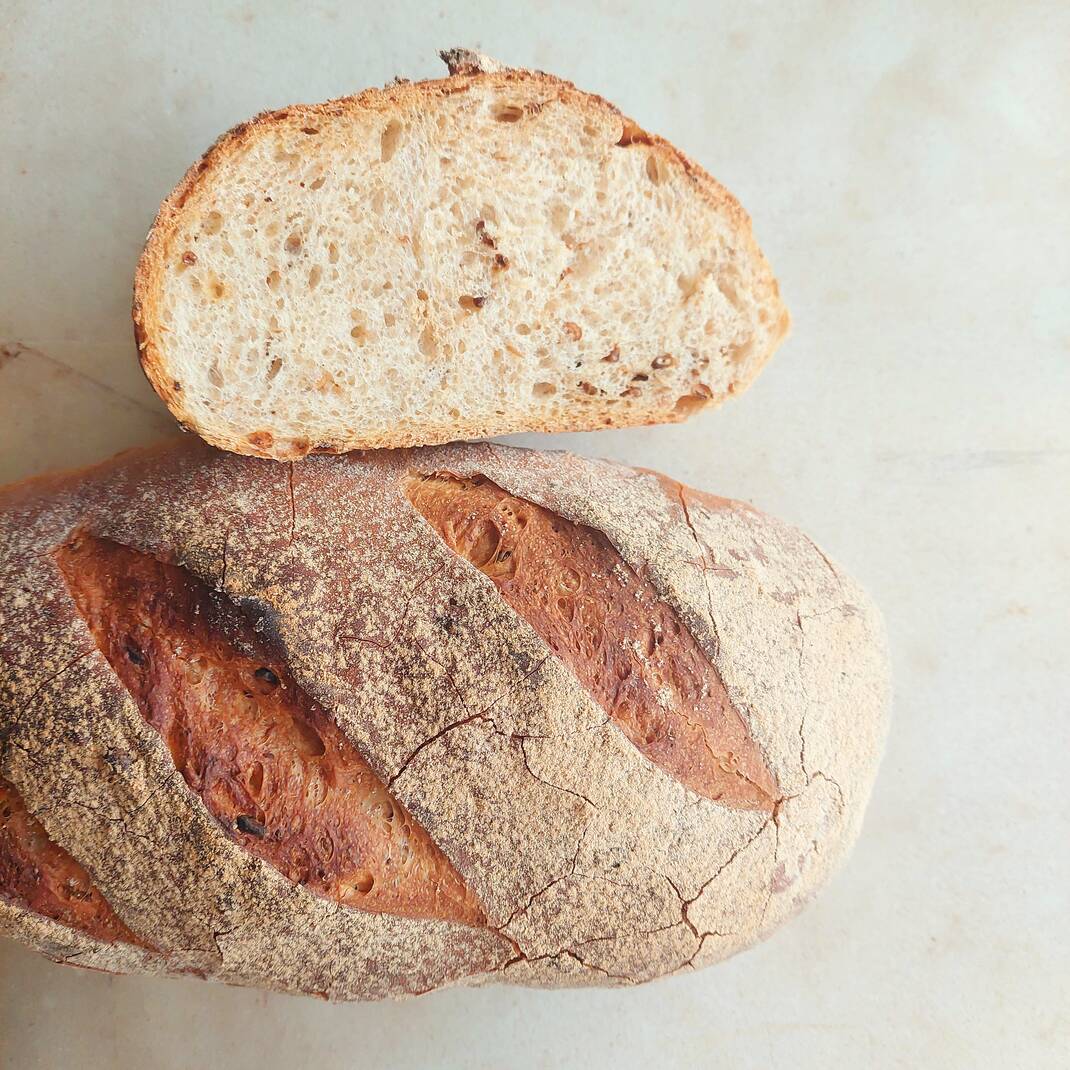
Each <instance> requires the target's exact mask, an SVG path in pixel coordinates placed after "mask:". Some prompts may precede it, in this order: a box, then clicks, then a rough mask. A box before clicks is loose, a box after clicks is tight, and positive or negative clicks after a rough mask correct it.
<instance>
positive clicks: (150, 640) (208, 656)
mask: <svg viewBox="0 0 1070 1070" xmlns="http://www.w3.org/2000/svg"><path fill="white" fill-rule="evenodd" d="M56 559H57V562H58V564H59V567H60V569H61V571H62V572H63V576H64V578H65V580H66V583H67V586H68V588H69V590H70V592H71V595H72V597H73V599H74V601H75V604H76V605H77V607H78V610H79V612H80V613H81V615H82V617H83V618H84V619H85V621H86V623H87V624H88V626H89V628H90V631H91V632H92V634H93V638H94V640H95V641H96V644H97V646H98V647H99V648H100V650H101V652H102V653H103V654H104V656H105V657H106V658H107V659H108V662H109V663H110V664H111V666H112V668H113V669H114V670H115V672H116V675H117V676H118V677H119V679H120V680H121V681H122V683H123V685H124V686H125V687H126V689H127V690H128V691H129V692H130V694H131V695H132V696H133V698H134V701H135V702H136V703H137V706H138V708H139V710H140V711H141V714H142V716H143V717H144V718H145V720H146V721H147V722H148V723H149V724H150V725H152V727H153V728H155V729H156V730H157V731H158V732H159V733H160V735H161V736H162V737H163V739H164V741H165V743H166V744H167V746H168V749H169V750H170V753H171V757H172V759H173V760H174V763H175V766H176V767H177V769H178V770H179V772H180V773H181V774H182V776H183V778H184V779H185V781H186V783H187V785H188V786H189V787H190V788H191V789H192V790H193V791H194V792H195V793H196V794H197V795H198V796H199V797H200V798H201V800H202V801H203V803H204V805H205V806H206V807H207V809H208V810H209V812H210V813H211V814H212V815H213V816H214V817H215V818H216V819H217V820H218V821H219V823H220V825H221V826H222V827H223V829H224V831H225V832H226V833H227V835H228V836H229V837H230V838H231V839H232V840H234V841H236V842H237V843H239V844H240V845H241V846H243V847H244V848H245V849H246V850H248V851H250V852H251V853H252V854H254V855H257V856H258V857H259V858H262V859H263V860H264V861H266V862H268V863H270V864H271V865H272V866H274V867H275V868H276V869H278V870H279V871H280V872H281V873H282V874H283V875H284V876H286V877H287V878H288V879H290V880H291V881H294V882H295V883H298V884H301V885H303V886H304V887H306V888H308V889H309V890H310V891H313V892H315V893H317V894H319V895H322V896H324V897H326V898H329V899H333V900H335V901H337V902H339V903H342V904H344V905H345V906H351V907H357V908H359V909H361V910H366V911H372V912H376V913H385V914H396V915H400V916H403V917H411V918H430V919H438V920H443V921H454V922H461V923H463V924H468V925H482V924H484V922H485V917H484V913H483V909H482V907H481V905H480V903H479V902H478V901H477V899H476V898H475V896H474V895H473V894H472V893H471V892H470V891H469V889H468V888H467V887H466V885H465V883H464V881H463V879H462V878H461V876H460V874H459V873H458V872H457V871H456V869H454V867H453V865H452V864H451V863H450V861H449V859H448V858H447V857H446V856H445V854H444V853H443V852H442V851H441V850H440V849H439V847H438V846H437V845H436V844H435V843H434V841H433V840H432V839H431V838H430V836H429V835H428V833H427V832H426V830H425V829H423V828H422V827H421V826H420V825H419V824H418V823H417V822H416V820H415V819H414V818H413V817H412V815H411V814H409V813H408V811H407V810H406V809H405V808H404V807H403V806H402V805H401V803H400V802H398V801H397V800H396V799H394V798H393V797H392V796H391V794H390V793H389V792H388V791H387V789H386V787H385V786H384V785H383V783H382V781H380V780H379V778H378V777H377V776H376V774H375V773H374V772H373V771H372V769H371V768H370V767H369V766H368V764H367V763H366V762H365V761H364V759H363V757H362V756H361V755H360V753H359V752H358V751H357V750H356V748H355V747H354V746H353V745H352V743H350V742H349V740H348V738H347V737H346V736H345V735H344V734H343V733H342V731H341V730H340V729H339V728H338V727H337V725H336V724H335V723H334V721H333V719H332V718H331V717H330V716H329V715H328V713H327V712H326V711H325V710H324V709H323V708H322V707H321V706H320V705H319V704H318V703H316V702H315V701H314V700H313V699H311V698H310V697H309V696H308V695H306V694H305V692H304V691H302V690H301V688H300V687H298V685H297V683H296V682H295V681H294V679H293V677H292V675H291V674H290V671H289V668H288V667H287V665H286V664H285V662H284V661H283V660H282V659H281V658H280V657H279V656H278V654H277V653H276V652H274V651H272V650H271V649H269V647H268V646H267V644H266V643H265V642H264V640H263V639H262V638H261V637H259V636H258V635H257V634H256V632H255V630H254V629H253V627H252V626H251V625H250V623H249V622H248V621H247V620H246V619H245V617H244V616H243V615H242V614H241V613H240V612H239V611H238V610H237V609H236V607H235V606H234V605H233V604H232V603H230V602H229V600H228V599H226V597H225V596H224V595H221V594H218V593H216V592H214V591H212V590H210V589H209V588H208V587H207V585H205V584H204V583H202V582H201V581H200V580H198V579H197V578H196V577H195V576H194V575H193V574H192V573H190V572H189V571H187V570H186V569H184V568H182V567H180V566H178V565H174V564H168V563H165V562H161V561H158V560H157V559H156V558H154V557H152V556H150V555H148V554H144V553H141V552H139V551H137V550H133V549H130V548H129V547H126V546H123V545H121V544H119V543H116V542H112V541H111V540H108V539H99V538H95V537H92V536H89V535H85V534H80V535H76V536H75V537H74V538H73V539H72V540H71V541H70V542H68V543H67V544H65V545H64V546H62V547H60V548H59V549H58V550H57V551H56Z"/></svg>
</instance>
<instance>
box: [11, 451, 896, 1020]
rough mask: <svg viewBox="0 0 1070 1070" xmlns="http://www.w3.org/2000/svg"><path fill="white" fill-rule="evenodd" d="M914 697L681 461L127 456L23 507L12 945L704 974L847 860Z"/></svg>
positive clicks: (792, 555)
mask: <svg viewBox="0 0 1070 1070" xmlns="http://www.w3.org/2000/svg"><path fill="white" fill-rule="evenodd" d="M885 705H886V668H885V661H884V654H883V641H882V637H881V627H880V622H879V618H878V616H877V614H876V611H875V610H874V609H873V607H872V606H871V604H870V603H869V601H868V600H867V599H866V597H865V595H864V594H863V592H862V591H861V590H859V588H858V587H857V586H856V585H855V584H854V583H852V582H851V581H850V580H849V579H847V578H846V577H845V576H844V575H843V573H842V572H841V571H840V570H839V568H837V567H836V566H835V565H834V564H832V563H831V562H830V561H829V559H828V558H827V557H826V556H825V555H824V554H823V553H821V551H820V550H818V549H817V548H816V547H815V546H814V545H813V544H812V543H811V542H810V541H809V540H808V539H807V538H806V537H805V536H804V535H802V534H801V533H799V532H797V531H795V530H793V529H792V528H790V527H787V526H785V525H783V524H781V523H779V522H777V521H775V520H772V519H770V518H769V517H766V516H763V515H762V514H761V513H758V512H757V511H755V510H754V509H752V508H750V507H748V506H745V505H742V504H740V503H737V502H731V501H727V500H724V499H720V498H715V497H712V496H711V495H706V494H702V493H699V492H697V491H692V490H690V489H689V488H686V487H683V486H681V485H680V484H677V483H674V482H673V481H671V480H669V479H666V478H664V477H660V476H657V475H656V474H654V473H648V472H641V471H637V470H635V469H630V468H625V467H622V466H619V465H614V464H609V463H605V462H596V461H588V460H582V459H580V458H577V457H573V456H570V455H568V454H546V453H538V452H532V451H525V450H514V449H508V448H505V447H498V446H465V445H456V446H446V447H435V448H427V449H419V450H407V451H402V450H399V451H390V452H386V451H384V452H378V453H365V454H359V453H358V454H351V455H349V456H346V457H341V458H326V457H323V458H309V459H306V460H303V461H300V462H294V463H291V464H288V465H286V464H277V463H274V462H271V461H267V460H256V459H249V458H241V457H235V456H232V455H228V454H224V453H219V452H217V451H215V450H213V449H211V448H210V447H208V446H206V445H205V444H203V443H202V442H200V441H199V440H197V439H189V440H186V441H185V442H182V443H180V444H179V445H177V446H174V445H170V446H164V447H158V448H154V449H149V450H141V451H134V452H129V453H126V454H123V455H120V456H119V457H118V458H116V459H114V460H113V461H111V462H108V463H107V464H104V465H101V466H99V467H98V468H96V469H89V470H84V471H82V472H79V473H73V474H70V475H67V476H54V477H49V478H46V479H39V480H34V481H30V482H28V483H24V484H21V485H17V486H15V487H12V488H8V489H7V490H6V491H3V492H0V932H3V933H7V934H9V935H15V936H18V937H20V938H21V939H24V940H26V941H27V942H29V943H30V944H32V945H33V946H35V947H36V948H37V949H38V950H40V951H42V952H43V953H45V954H46V955H49V956H51V957H52V958H54V959H57V960H62V961H74V962H76V963H77V964H79V965H85V966H92V967H96V968H100V969H107V970H118V971H143V972H166V973H186V974H196V975H199V976H205V977H210V978H215V979H219V980H224V981H228V982H232V983H238V984H249V985H261V986H266V987H271V988H276V989H281V990H287V991H294V992H304V993H317V994H320V995H324V996H327V997H329V998H331V999H355V998H376V997H382V996H387V995H391V996H394V995H405V994H414V993H419V992H422V991H427V990H429V989H432V988H436V987H440V986H443V985H447V984H454V983H468V984H479V983H484V982H489V981H494V980H502V981H507V982H514V983H518V984H528V985H541V986H557V985H588V984H632V983H636V982H639V981H644V980H648V979H650V978H653V977H658V976H662V975H665V974H670V973H674V972H680V971H687V970H691V969H693V968H697V967H700V966H703V965H706V964H708V963H711V962H715V961H717V960H718V959H721V958H723V957H725V956H726V955H729V954H731V953H733V952H735V951H738V950H740V949H741V948H743V947H746V946H747V945H749V944H751V943H753V942H754V941H755V940H757V939H759V938H760V937H762V936H763V935H764V934H766V933H767V932H769V931H770V930H771V929H772V928H774V927H775V926H776V925H778V924H780V923H781V922H782V921H784V920H785V919H786V918H788V917H789V916H791V915H792V914H794V913H795V912H796V911H797V910H798V908H799V907H800V906H801V905H802V904H803V903H805V902H806V901H807V900H808V899H809V898H810V897H811V896H812V895H813V894H814V892H815V891H816V889H817V888H818V887H819V886H820V885H821V884H822V882H823V881H824V880H825V879H826V878H827V876H828V875H829V873H830V872H831V871H832V869H833V868H834V867H835V866H836V864H837V863H838V861H839V860H840V859H841V858H842V856H843V855H844V853H845V850H846V849H847V847H848V846H849V845H850V843H851V841H852V840H853V838H854V836H855V834H856V833H857V831H858V828H859V825H860V822H861V819H862V813H863V810H864V807H865V803H866V800H867V797H868V794H869V791H870V787H871V784H872V781H873V777H874V774H875V771H876V766H877V760H878V755H879V751H880V747H881V743H882V738H883V734H884V727H885ZM71 895H74V896H75V898H76V899H77V900H78V902H77V903H72V902H70V901H69V897H70V896H71Z"/></svg>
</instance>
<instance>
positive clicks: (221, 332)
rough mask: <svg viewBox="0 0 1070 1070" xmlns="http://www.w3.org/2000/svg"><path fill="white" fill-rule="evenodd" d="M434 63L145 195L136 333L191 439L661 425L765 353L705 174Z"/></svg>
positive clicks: (606, 118)
mask: <svg viewBox="0 0 1070 1070" xmlns="http://www.w3.org/2000/svg"><path fill="white" fill-rule="evenodd" d="M445 58H446V59H447V61H448V62H449V66H450V76H449V77H448V78H444V79H439V80H436V81H428V82H418V83H408V82H400V83H397V84H393V85H390V86H387V87H386V88H385V89H369V90H367V91H365V92H363V93H361V94H360V95H358V96H355V97H349V98H346V99H344V100H335V101H329V102H327V103H325V104H316V105H293V106H291V107H288V108H284V109H281V110H279V111H273V112H267V113H265V114H263V115H259V116H257V117H256V118H254V119H252V120H250V121H249V122H247V123H242V124H241V125H240V126H238V127H235V128H234V129H233V130H231V131H230V132H229V133H227V134H225V135H223V137H221V138H220V139H219V141H217V142H216V144H215V145H213V146H212V148H211V149H209V151H208V152H207V153H206V154H205V155H204V157H203V158H202V159H201V160H199V161H198V162H197V163H195V164H194V165H193V166H192V167H191V168H190V170H189V171H188V172H187V174H186V176H185V178H183V179H182V181H181V182H180V183H179V185H178V186H177V187H176V188H175V190H174V191H173V192H172V193H171V195H170V196H169V197H168V198H167V199H166V200H165V201H164V203H163V206H162V207H161V209H160V212H159V215H158V216H157V218H156V222H155V224H154V226H153V228H152V231H151V233H150V235H149V238H148V241H147V243H146V246H145V251H144V253H143V255H142V257H141V261H140V263H139V265H138V270H137V278H136V282H135V288H134V310H133V314H134V322H135V326H136V331H137V339H138V346H139V351H140V357H141V363H142V366H143V368H144V370H145V373H146V375H147V376H148V378H149V380H150V382H151V383H152V385H153V387H154V388H155V389H156V391H157V393H158V394H159V395H160V397H162V398H163V399H164V401H165V402H166V403H167V405H168V406H169V407H170V409H171V411H172V412H173V413H174V415H175V416H176V417H177V418H178V420H179V421H181V422H182V423H183V424H184V425H185V426H186V427H187V428H189V429H191V430H195V431H196V432H197V433H198V434H200V435H201V436H202V437H203V438H205V439H206V440H207V441H209V442H211V443H212V444H214V445H216V446H222V447H224V448H225V449H228V450H233V451H235V452H237V453H245V454H252V455H256V456H262V457H275V458H284V459H290V458H298V457H302V456H304V455H305V454H307V453H310V452H320V453H325V452H326V453H339V452H344V451H346V450H350V449H354V448H358V447H382V446H414V445H425V444H428V443H434V442H446V441H451V440H453V439H458V438H474V437H484V436H488V435H494V434H505V433H508V432H513V431H525V430H527V431H567V430H583V429H595V428H600V427H624V426H628V425H634V424H648V423H661V422H665V421H679V420H683V419H684V418H686V417H687V416H689V415H691V414H692V413H694V412H696V411H698V410H699V409H702V408H704V407H706V406H708V405H713V404H717V403H719V402H720V401H722V400H724V399H725V398H726V397H728V396H729V395H731V394H734V393H738V392H739V391H741V390H743V389H744V388H745V387H746V386H747V385H748V384H749V383H750V382H751V381H752V380H753V378H754V377H755V376H756V375H757V374H758V372H759V370H760V369H761V367H762V365H763V364H764V363H765V361H766V360H767V359H768V357H769V356H770V355H771V354H772V352H773V350H774V349H775V348H776V347H777V345H778V344H779V343H780V341H781V340H782V339H783V337H784V336H785V335H786V333H787V330H788V314H787V312H786V310H785V308H784V306H783V304H782V303H781V301H780V296H779V292H778V288H777V283H776V280H775V279H774V278H773V275H772V272H771V271H770V268H769V265H768V264H767V263H766V261H765V258H764V256H763V255H762V253H761V250H760V249H759V248H758V246H757V244H756V242H755V240H754V238H753V236H752V234H751V227H750V220H749V219H748V218H747V215H746V213H745V212H744V211H743V209H742V208H741V207H740V206H739V204H738V202H737V201H736V200H735V198H734V197H733V196H732V195H731V194H730V193H729V192H728V191H727V190H726V189H724V187H722V186H721V185H719V184H718V183H717V182H716V181H714V179H713V178H711V177H710V176H709V175H708V174H707V173H706V172H705V171H703V170H702V168H701V167H699V166H697V165H696V164H695V163H693V162H692V161H691V160H689V159H688V158H687V157H686V156H684V155H683V154H682V153H681V152H679V151H677V150H676V149H675V148H674V147H673V146H672V145H670V144H669V143H668V142H666V141H664V140H663V139H662V138H659V137H657V136H656V135H653V134H648V133H647V132H646V131H644V130H643V129H641V128H640V127H639V126H638V125H637V124H636V123H634V122H633V121H632V120H631V119H628V118H626V117H625V116H623V115H621V113H620V112H619V111H617V109H616V108H614V107H613V106H612V105H610V104H609V103H607V102H606V101H605V100H603V99H602V98H601V97H598V96H594V95H593V94H590V93H584V92H581V91H580V90H578V89H577V88H576V87H575V86H573V85H572V84H571V83H569V82H565V81H562V80H561V79H558V78H554V77H552V76H551V75H548V74H543V73H541V72H537V71H525V70H506V69H504V68H502V67H501V65H500V64H495V63H493V62H492V61H488V60H487V59H486V57H481V56H476V55H474V54H472V53H466V52H460V51H454V52H451V53H447V54H445Z"/></svg>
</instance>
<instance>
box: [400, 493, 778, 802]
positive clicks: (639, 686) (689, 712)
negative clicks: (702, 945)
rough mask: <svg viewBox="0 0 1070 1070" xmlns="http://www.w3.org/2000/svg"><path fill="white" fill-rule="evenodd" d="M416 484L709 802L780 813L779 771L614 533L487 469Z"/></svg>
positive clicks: (513, 597)
mask: <svg viewBox="0 0 1070 1070" xmlns="http://www.w3.org/2000/svg"><path fill="white" fill-rule="evenodd" d="M407 489H408V496H409V500H410V501H411V502H412V503H413V505H414V506H415V507H416V508H417V509H418V510H419V511H420V513H422V514H423V516H424V517H425V518H426V519H427V521H428V523H430V524H431V526H432V527H433V528H434V529H435V531H437V532H438V534H439V535H440V536H441V537H442V539H443V541H444V542H445V543H446V545H447V546H449V548H450V549H451V550H452V551H453V552H454V553H456V554H458V555H460V556H461V557H463V558H464V559H465V560H466V561H469V562H470V563H471V564H473V565H474V566H475V567H476V568H478V569H479V570H480V571H481V572H482V573H483V574H484V575H486V576H488V577H489V578H490V579H491V580H492V581H493V582H494V585H495V586H496V587H497V588H498V591H499V592H500V593H501V595H502V597H503V598H504V599H505V601H506V602H507V603H508V604H509V605H510V606H511V607H512V608H513V609H514V610H516V612H517V613H518V614H519V615H520V616H521V617H523V618H524V619H525V620H526V621H528V623H529V624H530V625H531V626H532V627H533V628H534V629H535V631H536V632H537V633H538V634H539V636H540V637H541V638H542V639H543V640H544V641H545V642H546V644H547V645H548V646H549V647H550V649H551V650H552V651H553V652H554V653H555V654H556V655H557V656H558V657H559V658H560V659H561V660H562V661H563V662H564V663H565V664H566V665H567V666H568V667H569V668H570V669H571V670H572V671H573V672H574V673H575V674H576V676H577V677H578V678H579V680H580V681H581V682H582V684H583V686H584V687H585V688H586V690H587V691H588V692H590V694H591V695H592V697H593V698H594V699H595V701H596V702H598V704H599V705H600V706H602V707H603V709H605V710H606V712H607V714H608V715H609V717H610V718H611V720H612V721H613V722H614V723H615V724H617V725H618V726H619V727H620V729H621V730H622V731H623V732H624V734H625V735H626V736H627V737H628V738H629V739H630V740H631V741H632V742H633V743H634V744H635V745H636V746H637V747H638V748H639V750H640V751H642V753H643V754H645V755H646V756H647V757H648V758H649V759H650V760H651V761H652V762H654V763H655V764H656V765H659V766H661V767H662V768H663V769H664V770H665V771H666V772H668V773H671V774H672V775H673V776H675V777H677V778H679V780H680V781H681V782H682V783H684V784H686V785H687V787H689V788H691V789H692V791H695V792H697V793H698V794H700V795H704V796H705V797H706V798H708V799H713V800H715V801H717V802H722V803H724V804H725V805H726V806H733V807H739V808H742V809H752V810H767V811H769V812H772V811H773V809H774V808H775V806H776V804H777V802H778V801H779V800H780V798H781V797H782V795H781V792H780V791H779V789H778V786H777V783H776V778H775V776H774V775H773V774H772V772H771V771H770V770H769V768H768V766H767V765H766V763H765V760H764V759H763V758H762V755H761V752H760V751H759V749H758V747H757V746H756V745H755V743H754V740H753V739H752V738H751V736H750V733H749V731H748V729H747V726H746V724H745V723H744V721H743V718H742V717H741V716H740V714H739V711H738V710H737V709H736V708H735V707H734V706H733V704H732V701H731V699H730V698H729V696H728V693H727V691H726V690H725V687H724V684H723V683H722V681H721V679H720V676H719V674H718V672H717V669H716V668H715V666H714V665H713V664H711V662H710V659H709V658H708V657H707V656H706V654H704V653H703V651H702V650H701V648H700V647H699V645H698V643H697V642H696V641H695V639H694V637H693V636H692V635H691V633H690V632H689V631H688V629H687V627H686V625H685V624H684V622H683V621H682V620H681V619H680V616H679V614H678V613H677V612H676V611H675V610H674V609H673V608H672V607H671V606H669V605H668V604H666V603H665V602H664V601H662V599H661V598H660V597H659V596H658V594H657V592H656V591H655V589H654V586H653V584H652V583H650V581H649V580H645V579H643V578H642V577H641V576H639V575H637V574H636V572H635V570H634V569H632V568H631V567H630V566H629V565H628V564H627V563H626V562H625V561H624V560H623V559H622V558H621V556H620V554H619V553H618V552H617V551H616V550H615V549H614V548H613V547H612V546H611V545H610V543H609V540H608V539H607V538H606V537H605V535H603V534H602V533H601V532H599V531H595V530H594V529H593V528H588V527H584V526H583V525H580V524H574V523H573V522H572V521H570V520H566V519H565V518H564V517H561V516H557V515H555V514H554V513H552V512H550V511H549V510H548V509H545V508H543V507H542V506H539V505H536V504H534V503H533V502H528V501H524V500H523V499H520V498H516V497H514V496H512V495H510V494H508V493H507V492H506V491H504V490H502V489H501V488H500V487H497V486H495V485H494V484H493V483H491V482H490V481H489V480H487V479H484V478H482V477H479V476H477V477H474V478H468V479H460V478H458V477H456V476H451V475H449V474H443V473H437V474H429V475H413V476H412V477H411V478H410V480H409V482H408V488H407Z"/></svg>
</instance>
